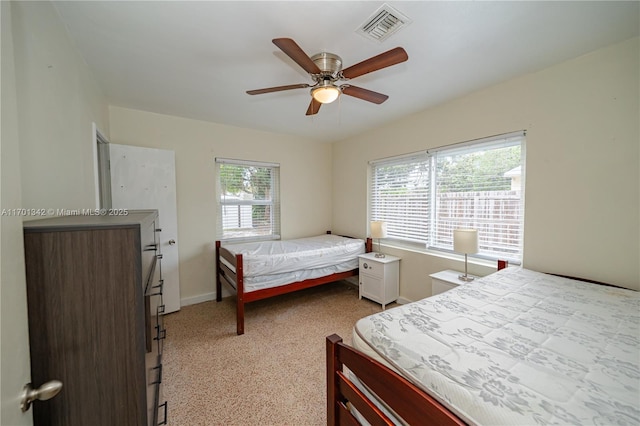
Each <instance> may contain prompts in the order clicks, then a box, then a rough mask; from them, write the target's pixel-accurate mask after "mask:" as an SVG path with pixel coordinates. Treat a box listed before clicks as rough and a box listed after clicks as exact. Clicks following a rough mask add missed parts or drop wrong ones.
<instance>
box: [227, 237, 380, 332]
mask: <svg viewBox="0 0 640 426" xmlns="http://www.w3.org/2000/svg"><path fill="white" fill-rule="evenodd" d="M370 250H371V240H370V239H367V241H366V242H365V240H362V239H358V238H349V237H343V236H339V235H333V234H330V233H327V234H325V235H318V236H313V237H307V238H298V239H292V240H278V241H256V242H248V243H234V244H222V243H221V242H220V241H216V277H217V278H216V290H217V299H218V301H219V300H221V293H222V292H221V283H222V281H224V282H226V283H228V284H229V285H230V286H231V287H232V288H233V289H235V290H236V296H237V309H236V311H237V334H243V333H244V303H248V302H251V301H255V300H260V299H264V298H267V297H272V296H276V295H280V294H285V293H289V292H291V291H296V290H299V289H302V288H308V287H312V286H315V285H320V284H324V283H328V282H333V281H337V280H340V279H344V278H347V277H349V276H353V275H357V273H358V256H359V255H360V254H363V253H365V252H366V251H370Z"/></svg>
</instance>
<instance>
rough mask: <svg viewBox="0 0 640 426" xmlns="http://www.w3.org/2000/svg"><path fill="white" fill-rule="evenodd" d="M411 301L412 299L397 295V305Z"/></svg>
mask: <svg viewBox="0 0 640 426" xmlns="http://www.w3.org/2000/svg"><path fill="white" fill-rule="evenodd" d="M411 302H413V300H409V299H406V298H404V297H398V300H396V303H397V304H398V305H406V304H407V303H411Z"/></svg>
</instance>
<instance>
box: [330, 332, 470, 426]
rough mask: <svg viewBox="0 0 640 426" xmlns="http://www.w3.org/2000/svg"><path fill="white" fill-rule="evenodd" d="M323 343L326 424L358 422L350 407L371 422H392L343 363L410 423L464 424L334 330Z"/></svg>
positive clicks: (376, 423) (383, 423) (374, 424)
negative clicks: (325, 352) (325, 353)
mask: <svg viewBox="0 0 640 426" xmlns="http://www.w3.org/2000/svg"><path fill="white" fill-rule="evenodd" d="M326 346H327V425H329V426H334V425H345V424H346V425H357V424H359V422H358V420H357V419H356V417H355V416H354V415H353V414H352V412H351V410H350V407H353V408H355V409H356V410H358V412H359V413H360V414H361V415H362V416H363V417H364V418H365V419H367V421H368V422H369V423H371V424H372V425H373V426H378V425H393V422H392V421H391V419H389V417H387V415H386V414H385V413H384V412H383V411H382V410H381V409H380V408H378V406H377V405H376V404H374V402H373V401H372V400H371V399H370V398H369V397H368V396H367V395H366V394H365V393H363V392H362V391H361V390H360V389H359V388H358V387H357V386H356V385H355V384H354V382H353V381H352V380H351V379H350V378H349V377H348V376H347V374H345V373H344V372H343V366H346V367H347V368H348V369H349V370H350V371H351V372H353V373H354V374H355V376H356V377H357V378H358V380H359V381H360V382H362V383H363V384H364V385H365V386H366V387H367V388H368V389H369V390H370V391H372V392H373V393H374V394H375V395H376V396H377V397H378V398H380V399H381V400H382V401H384V404H386V406H387V407H388V408H391V410H392V411H393V412H394V413H395V414H396V415H398V416H399V417H401V418H402V419H403V420H404V421H405V422H407V423H408V424H409V425H434V426H436V425H437V426H453V425H456V426H460V425H464V424H465V423H464V422H462V421H461V420H460V419H459V418H458V417H456V416H455V415H454V414H453V413H451V412H450V411H449V410H447V408H445V407H444V406H442V404H440V403H439V402H438V401H436V400H435V399H434V398H432V397H431V396H429V395H428V394H426V393H425V392H424V391H422V390H421V389H419V388H418V387H416V386H415V385H414V384H412V383H411V382H409V381H408V380H407V379H405V378H403V377H402V376H400V375H399V374H397V373H396V372H394V371H393V370H391V369H390V368H388V367H386V366H385V365H383V364H381V363H380V362H378V361H376V360H374V359H372V358H370V357H368V356H366V355H365V354H363V353H361V352H359V351H357V350H356V349H353V348H351V347H349V346H347V345H345V344H344V343H342V338H340V336H338V335H337V334H333V335H331V336H328V337H327V339H326Z"/></svg>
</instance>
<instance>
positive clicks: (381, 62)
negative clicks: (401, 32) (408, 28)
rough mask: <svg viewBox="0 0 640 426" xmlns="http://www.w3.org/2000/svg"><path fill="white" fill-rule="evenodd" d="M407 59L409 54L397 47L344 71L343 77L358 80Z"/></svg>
mask: <svg viewBox="0 0 640 426" xmlns="http://www.w3.org/2000/svg"><path fill="white" fill-rule="evenodd" d="M407 59H409V56H408V55H407V52H406V51H405V50H404V49H403V48H402V47H396V48H395V49H391V50H389V51H386V52H384V53H381V54H379V55H377V56H374V57H372V58H369V59H365V60H364V61H362V62H359V63H357V64H355V65H351V66H350V67H348V68H345V69H343V70H342V75H343V76H344V77H345V78H356V77H360V76H361V75H364V74H368V73H370V72H373V71H378V70H379V69H382V68H386V67H390V66H391V65H396V64H399V63H400V62H404V61H406V60H407Z"/></svg>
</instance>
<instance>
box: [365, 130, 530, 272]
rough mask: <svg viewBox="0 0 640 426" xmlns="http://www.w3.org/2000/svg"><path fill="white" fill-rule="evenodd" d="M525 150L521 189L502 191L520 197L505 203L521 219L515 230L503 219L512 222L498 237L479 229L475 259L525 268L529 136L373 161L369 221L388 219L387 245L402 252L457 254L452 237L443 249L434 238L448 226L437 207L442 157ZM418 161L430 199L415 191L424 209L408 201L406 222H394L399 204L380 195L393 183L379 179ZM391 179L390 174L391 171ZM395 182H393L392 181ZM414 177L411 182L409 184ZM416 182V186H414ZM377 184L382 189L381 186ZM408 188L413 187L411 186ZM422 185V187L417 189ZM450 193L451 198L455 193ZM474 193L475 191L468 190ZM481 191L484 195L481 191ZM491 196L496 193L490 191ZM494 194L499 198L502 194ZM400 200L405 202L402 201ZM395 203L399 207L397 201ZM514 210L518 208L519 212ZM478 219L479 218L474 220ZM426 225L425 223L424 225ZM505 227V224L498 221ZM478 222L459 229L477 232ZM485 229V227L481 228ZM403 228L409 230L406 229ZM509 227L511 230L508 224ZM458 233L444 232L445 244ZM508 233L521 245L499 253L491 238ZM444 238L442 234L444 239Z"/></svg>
mask: <svg viewBox="0 0 640 426" xmlns="http://www.w3.org/2000/svg"><path fill="white" fill-rule="evenodd" d="M518 145H519V146H520V164H519V166H520V167H521V180H520V185H519V189H518V190H514V189H511V191H509V190H505V191H500V192H504V193H505V194H503V196H504V197H507V198H509V196H510V195H511V198H513V197H514V196H515V195H519V198H516V199H514V200H506V201H504V203H505V205H510V206H511V207H512V208H513V211H514V212H515V213H514V216H515V217H516V218H517V219H516V221H517V222H516V226H517V228H516V231H515V232H514V231H513V227H514V222H513V221H512V222H507V221H506V220H503V222H504V223H508V224H509V226H510V227H511V228H508V227H505V228H504V229H503V230H502V231H499V233H496V234H491V235H489V233H488V232H485V235H483V231H482V228H480V229H479V236H480V242H481V244H480V252H479V253H477V254H474V255H471V256H473V257H476V258H480V259H486V260H497V259H503V260H508V261H509V262H510V263H512V264H521V263H522V259H523V255H524V253H523V249H524V221H525V218H524V202H525V176H526V172H525V163H526V161H525V158H526V131H524V130H523V131H518V132H511V133H506V134H501V135H495V136H491V137H487V138H480V139H474V140H470V141H466V142H461V143H457V144H452V145H447V146H442V147H438V148H435V149H429V150H424V151H418V152H414V153H410V154H405V155H400V156H395V157H387V158H383V159H379V160H373V161H370V162H369V171H370V180H369V188H368V211H369V219H370V220H383V221H387V223H388V237H387V241H390V242H392V243H393V244H394V245H397V246H399V247H406V248H408V249H413V250H418V251H423V252H432V253H455V252H454V251H453V237H452V235H451V237H450V241H451V243H450V244H446V243H445V244H442V243H434V241H435V236H436V233H437V229H438V227H439V226H441V225H440V224H441V223H442V222H443V219H442V218H439V217H438V213H437V208H438V201H437V200H438V198H437V192H438V184H439V181H440V180H441V178H438V177H437V175H436V173H437V164H436V162H437V161H438V158H440V159H442V157H443V156H450V155H452V154H456V153H458V154H459V153H460V152H463V153H465V151H466V153H469V152H480V151H482V150H483V149H485V150H486V151H489V150H493V149H496V148H500V147H510V146H518ZM416 161H418V162H419V161H422V162H423V163H424V165H423V166H422V165H421V166H420V167H422V168H421V170H423V171H424V173H428V175H429V177H428V181H427V182H423V185H424V186H425V187H428V188H426V189H424V190H423V193H424V192H426V194H427V195H423V194H422V193H419V191H416V194H417V195H419V196H423V197H425V198H415V199H413V200H412V203H413V204H415V205H420V207H412V205H411V204H409V203H408V201H405V202H407V203H408V204H407V206H406V207H405V210H402V211H403V213H402V214H404V215H405V216H404V217H403V218H402V219H398V215H396V216H395V217H394V216H393V215H392V214H391V215H390V214H389V207H388V205H390V204H394V202H393V200H391V201H390V200H389V198H385V195H378V194H377V192H378V193H380V192H381V191H382V190H383V189H386V190H388V189H389V183H390V182H392V181H384V180H382V181H381V180H379V175H380V174H383V175H384V173H385V172H384V171H383V170H382V168H384V167H385V166H386V167H390V166H391V165H397V166H399V167H402V165H403V164H409V163H412V162H413V163H415V162H416ZM387 174H390V173H389V172H387ZM410 174H416V173H415V171H414V170H413V169H410V170H409V172H408V173H407V174H406V176H407V177H409V175H410ZM398 176H399V178H400V180H399V181H402V179H403V178H404V176H403V175H402V170H401V169H400V172H399V175H398ZM389 179H391V178H389ZM408 179H409V178H407V180H408ZM414 183H415V182H414ZM385 184H387V186H386V187H384V188H382V186H383V185H385ZM376 185H382V186H379V187H376ZM407 186H411V184H410V183H408V184H407ZM413 186H417V185H413ZM452 192H453V191H451V192H450V193H452ZM468 192H469V193H471V192H474V191H468ZM480 192H481V191H480ZM485 192H487V193H488V194H490V192H491V191H485ZM494 192H496V194H495V195H498V194H497V192H498V191H494ZM509 192H513V193H514V194H508V193H509ZM459 193H460V194H464V193H465V191H460V192H459ZM407 194H409V195H408V196H407V197H410V196H411V195H412V194H413V192H411V191H409V192H407ZM399 200H402V199H401V198H399ZM396 204H399V202H397V203H396ZM514 206H515V207H514ZM477 208H478V207H477V206H475V205H474V211H477V210H475V209H477ZM406 212H409V213H413V214H412V215H411V216H409V215H407V213H406ZM474 217H475V216H474ZM406 218H408V219H409V221H408V222H409V223H410V224H409V225H408V226H407V225H406V224H403V225H399V224H398V220H400V221H405V219H406ZM422 222H424V223H422ZM495 223H496V222H487V223H486V226H487V227H491V226H495ZM497 223H502V222H497ZM477 225H478V222H475V223H471V222H470V220H469V221H467V222H466V223H465V219H463V220H462V222H461V223H460V224H459V225H457V226H455V228H458V227H475V228H478V226H477ZM481 225H482V224H481ZM403 226H407V228H408V229H407V230H403V229H402V228H403ZM505 226H506V225H505ZM447 232H448V233H451V234H452V233H453V228H452V229H448V230H444V235H445V239H446V233H447ZM411 233H413V234H414V235H415V234H419V235H420V238H415V239H413V238H410V237H404V236H405V235H409V234H411ZM502 233H504V235H505V236H511V235H515V237H512V238H513V240H514V241H516V245H517V246H514V245H510V246H508V248H500V249H498V244H497V243H495V242H494V241H492V240H491V239H490V236H492V235H502ZM442 235H443V234H442V233H441V234H440V236H442ZM483 237H484V238H486V240H485V244H484V245H483V244H482V243H483ZM514 247H516V248H515V250H516V251H515V253H511V252H510V250H514ZM497 250H505V251H504V252H499V251H497Z"/></svg>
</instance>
